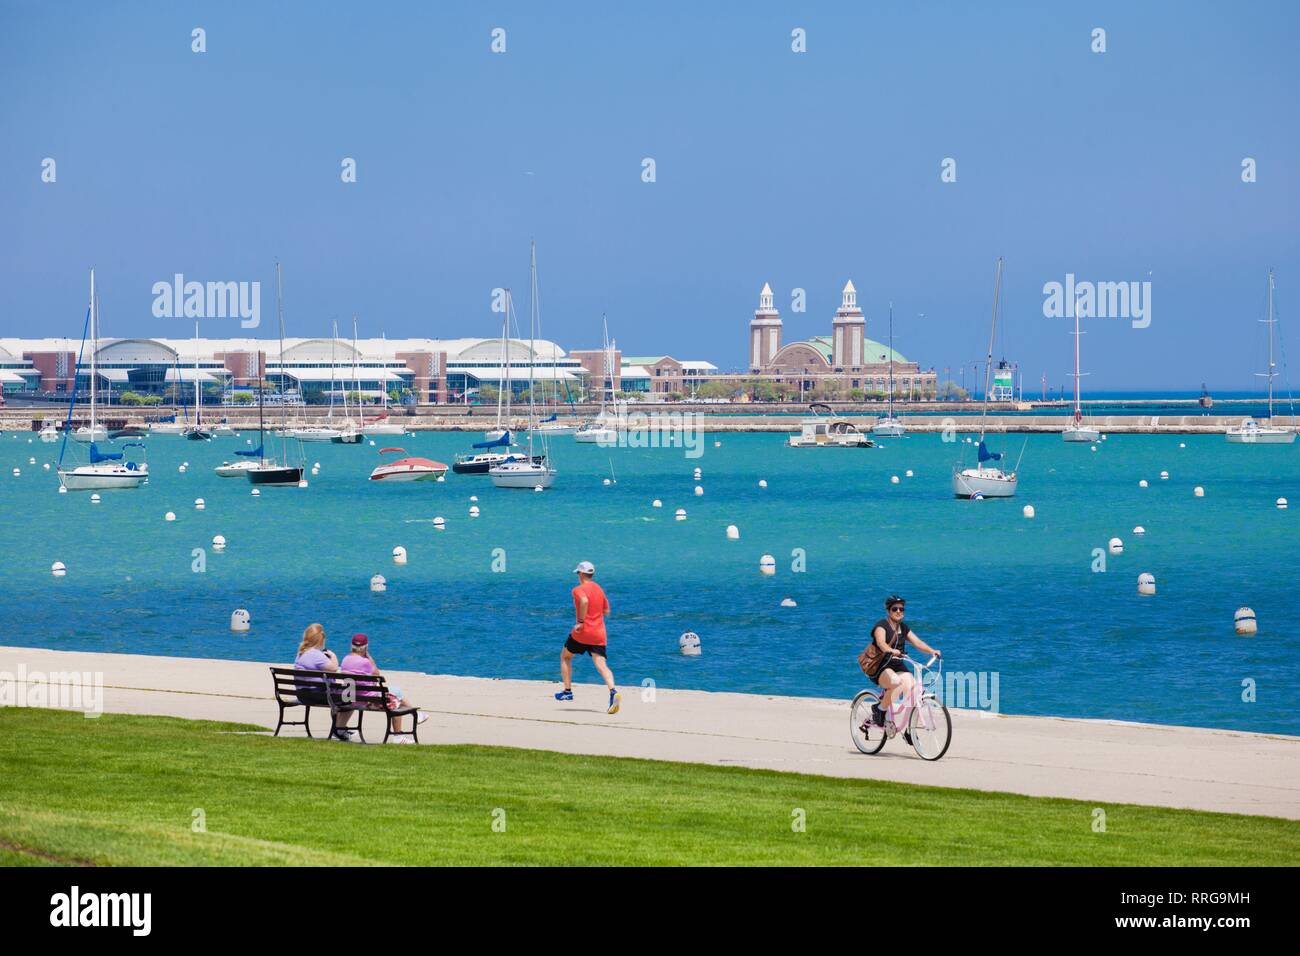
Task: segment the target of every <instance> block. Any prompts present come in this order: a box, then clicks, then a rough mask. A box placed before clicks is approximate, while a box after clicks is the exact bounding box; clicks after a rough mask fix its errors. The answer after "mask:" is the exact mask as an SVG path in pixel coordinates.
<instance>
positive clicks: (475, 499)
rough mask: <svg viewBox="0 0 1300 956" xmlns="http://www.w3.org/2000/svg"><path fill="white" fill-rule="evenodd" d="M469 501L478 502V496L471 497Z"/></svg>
mask: <svg viewBox="0 0 1300 956" xmlns="http://www.w3.org/2000/svg"><path fill="white" fill-rule="evenodd" d="M469 500H470V501H478V495H470V496H469Z"/></svg>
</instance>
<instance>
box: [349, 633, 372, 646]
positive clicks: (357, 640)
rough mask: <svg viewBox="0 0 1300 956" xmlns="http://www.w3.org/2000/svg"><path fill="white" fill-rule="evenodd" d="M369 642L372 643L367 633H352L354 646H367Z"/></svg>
mask: <svg viewBox="0 0 1300 956" xmlns="http://www.w3.org/2000/svg"><path fill="white" fill-rule="evenodd" d="M369 643H370V638H368V637H366V635H364V634H353V635H352V646H353V647H366V646H367V645H368V644H369Z"/></svg>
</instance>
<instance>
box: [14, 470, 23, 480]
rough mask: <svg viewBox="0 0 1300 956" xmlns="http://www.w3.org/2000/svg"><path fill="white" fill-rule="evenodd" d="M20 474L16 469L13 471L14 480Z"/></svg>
mask: <svg viewBox="0 0 1300 956" xmlns="http://www.w3.org/2000/svg"><path fill="white" fill-rule="evenodd" d="M21 474H22V472H21V471H19V470H18V469H17V468H15V469H14V477H15V478H17V477H18V476H19V475H21Z"/></svg>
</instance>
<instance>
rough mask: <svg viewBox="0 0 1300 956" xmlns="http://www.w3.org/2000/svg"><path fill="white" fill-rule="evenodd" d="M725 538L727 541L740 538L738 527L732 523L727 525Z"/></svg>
mask: <svg viewBox="0 0 1300 956" xmlns="http://www.w3.org/2000/svg"><path fill="white" fill-rule="evenodd" d="M727 540H728V541H739V540H740V529H739V528H737V527H736V526H735V525H734V524H729V525H727Z"/></svg>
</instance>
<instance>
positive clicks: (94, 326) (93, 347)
mask: <svg viewBox="0 0 1300 956" xmlns="http://www.w3.org/2000/svg"><path fill="white" fill-rule="evenodd" d="M98 358H99V303H98V302H97V301H96V299H95V270H94V269H91V270H90V440H91V441H94V440H95V423H96V422H97V421H98V418H97V417H96V415H95V379H96V378H98V377H99V373H98V371H97V364H96V360H97V359H98ZM73 390H74V391H75V390H76V386H75V385H74V386H73Z"/></svg>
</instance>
